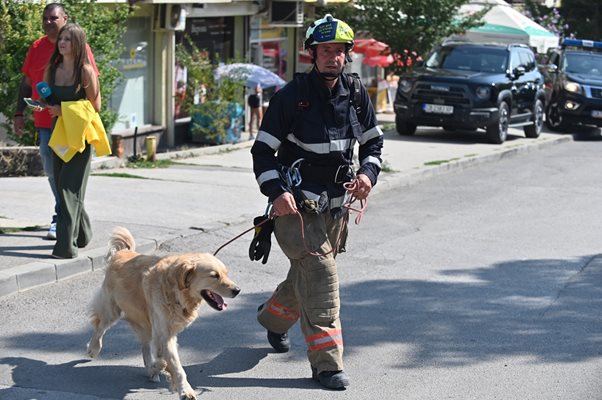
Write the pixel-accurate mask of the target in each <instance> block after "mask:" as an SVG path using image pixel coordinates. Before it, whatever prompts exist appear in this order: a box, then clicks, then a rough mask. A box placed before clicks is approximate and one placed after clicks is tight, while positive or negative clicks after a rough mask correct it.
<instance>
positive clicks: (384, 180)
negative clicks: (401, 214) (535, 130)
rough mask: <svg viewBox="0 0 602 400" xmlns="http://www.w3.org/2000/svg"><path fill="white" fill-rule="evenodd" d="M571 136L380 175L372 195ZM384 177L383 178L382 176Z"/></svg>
mask: <svg viewBox="0 0 602 400" xmlns="http://www.w3.org/2000/svg"><path fill="white" fill-rule="evenodd" d="M572 141H573V136H571V135H566V136H558V137H554V138H550V139H547V140H546V141H543V142H541V143H537V144H534V145H530V146H520V147H513V148H505V149H501V150H500V151H499V152H497V153H492V154H486V155H482V156H473V157H467V158H463V159H460V160H452V161H449V162H446V163H443V164H439V165H433V166H424V168H422V169H416V170H415V171H412V172H393V173H384V174H383V173H382V172H381V175H380V176H379V180H378V184H377V185H376V186H374V190H372V194H376V193H381V192H384V191H387V190H390V189H392V188H394V187H400V186H401V187H407V186H411V185H414V184H416V183H419V182H422V181H424V180H426V179H429V178H432V177H434V176H440V175H444V174H447V173H452V172H457V171H462V170H464V169H466V168H470V167H473V166H476V165H480V164H485V163H489V162H493V161H498V160H502V159H505V158H508V157H514V156H517V155H521V154H528V153H531V152H533V151H536V150H540V149H544V148H547V147H549V146H552V145H557V144H562V143H566V142H572ZM383 175H384V176H383Z"/></svg>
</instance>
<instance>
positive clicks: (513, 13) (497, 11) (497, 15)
mask: <svg viewBox="0 0 602 400" xmlns="http://www.w3.org/2000/svg"><path fill="white" fill-rule="evenodd" d="M483 7H484V5H483V4H481V3H479V2H472V3H469V4H465V5H463V6H462V7H460V11H459V13H460V15H470V14H471V13H473V12H474V11H475V10H480V9H482V8H483ZM483 21H484V22H485V24H484V25H482V26H479V27H476V28H471V29H469V30H468V31H466V33H465V34H464V35H463V36H464V37H465V38H466V39H468V40H471V41H476V42H498V43H524V44H527V45H529V46H530V47H535V48H536V49H537V51H538V52H540V53H546V52H547V51H548V49H549V48H551V47H557V46H558V37H557V36H555V35H554V34H553V33H552V32H550V31H548V30H547V29H545V28H544V27H543V26H541V25H539V24H537V23H536V22H535V21H533V20H531V19H529V18H527V17H526V16H524V15H523V14H521V13H520V12H519V11H517V10H515V9H514V8H512V7H511V6H510V5H509V4H508V3H506V2H504V1H501V0H498V1H496V4H495V5H493V7H491V9H490V10H489V11H488V12H487V14H485V16H484V17H483Z"/></svg>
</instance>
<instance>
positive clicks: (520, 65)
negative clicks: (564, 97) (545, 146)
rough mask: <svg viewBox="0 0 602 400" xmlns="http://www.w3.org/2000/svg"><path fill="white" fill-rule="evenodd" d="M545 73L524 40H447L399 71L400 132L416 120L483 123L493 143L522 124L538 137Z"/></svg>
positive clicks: (455, 125)
mask: <svg viewBox="0 0 602 400" xmlns="http://www.w3.org/2000/svg"><path fill="white" fill-rule="evenodd" d="M543 85H544V77H543V75H542V74H541V73H540V72H539V70H538V68H537V64H536V62H535V55H534V54H533V52H532V51H531V49H530V48H529V47H527V46H526V45H522V44H511V45H508V44H478V43H469V42H446V43H444V44H442V45H441V46H439V47H437V48H436V49H435V50H434V51H433V52H432V53H431V54H430V55H429V56H428V57H427V59H426V62H425V63H424V64H423V65H421V66H419V67H417V68H415V69H414V71H413V72H412V73H410V74H408V75H404V76H401V77H400V80H399V84H398V89H397V94H396V97H395V102H394V110H395V124H396V128H397V132H398V133H399V134H400V135H413V134H414V133H415V132H416V127H417V126H418V125H427V126H440V127H443V129H446V130H455V129H464V130H476V129H479V128H482V129H485V131H486V133H487V139H488V140H489V142H491V143H496V144H500V143H503V142H504V141H505V140H506V136H507V134H508V127H510V126H512V127H518V126H522V127H523V128H524V132H525V136H527V137H529V138H537V137H538V136H539V135H540V133H541V128H542V125H543V116H544V112H545V109H544V107H545V93H544V87H543Z"/></svg>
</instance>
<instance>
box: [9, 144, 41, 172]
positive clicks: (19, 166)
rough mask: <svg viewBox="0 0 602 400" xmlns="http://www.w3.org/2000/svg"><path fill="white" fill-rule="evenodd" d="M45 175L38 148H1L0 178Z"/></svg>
mask: <svg viewBox="0 0 602 400" xmlns="http://www.w3.org/2000/svg"><path fill="white" fill-rule="evenodd" d="M41 175H44V170H43V167H42V159H41V158H40V152H39V150H38V148H37V147H36V146H11V147H0V176H41Z"/></svg>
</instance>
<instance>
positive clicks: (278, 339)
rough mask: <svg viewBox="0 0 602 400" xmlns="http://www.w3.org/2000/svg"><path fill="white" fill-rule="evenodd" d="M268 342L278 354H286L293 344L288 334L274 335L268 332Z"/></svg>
mask: <svg viewBox="0 0 602 400" xmlns="http://www.w3.org/2000/svg"><path fill="white" fill-rule="evenodd" d="M268 342H270V344H271V345H272V347H273V348H274V350H276V353H286V352H288V351H289V350H290V348H291V342H290V340H288V333H287V332H284V333H274V332H272V331H268Z"/></svg>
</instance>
